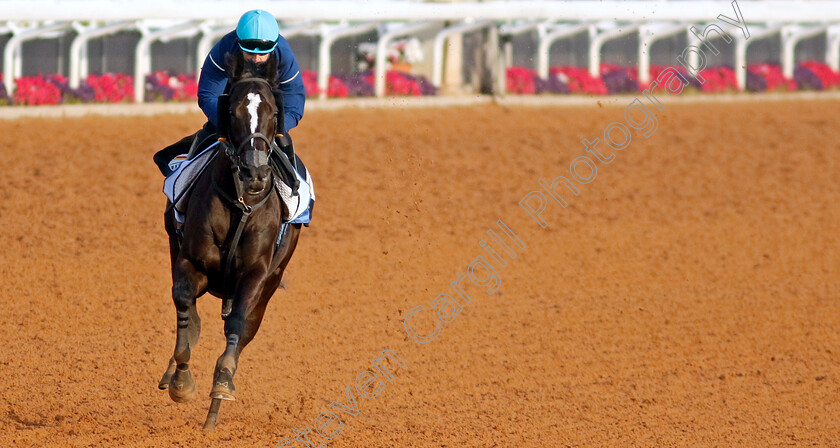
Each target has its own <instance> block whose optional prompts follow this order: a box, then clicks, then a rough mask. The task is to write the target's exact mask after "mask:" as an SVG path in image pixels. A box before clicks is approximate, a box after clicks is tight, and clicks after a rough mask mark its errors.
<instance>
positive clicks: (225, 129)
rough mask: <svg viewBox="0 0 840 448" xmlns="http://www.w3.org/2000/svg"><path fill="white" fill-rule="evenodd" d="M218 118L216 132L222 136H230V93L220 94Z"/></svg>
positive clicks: (217, 106) (217, 105)
mask: <svg viewBox="0 0 840 448" xmlns="http://www.w3.org/2000/svg"><path fill="white" fill-rule="evenodd" d="M216 112H217V117H218V119H217V120H216V122H217V123H218V126H216V134H217V135H218V136H219V137H222V138H230V135H228V134H230V95H228V94H226V93H225V94H223V95H219V102H218V104H216Z"/></svg>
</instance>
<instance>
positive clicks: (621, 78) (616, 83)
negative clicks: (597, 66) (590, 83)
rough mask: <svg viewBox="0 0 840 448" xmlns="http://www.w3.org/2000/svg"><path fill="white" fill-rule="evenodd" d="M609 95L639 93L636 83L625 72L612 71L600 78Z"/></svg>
mask: <svg viewBox="0 0 840 448" xmlns="http://www.w3.org/2000/svg"><path fill="white" fill-rule="evenodd" d="M601 80H602V81H604V85H605V86H607V91H609V92H610V93H613V94H614V93H634V92H638V91H639V83H637V82H636V81H635V80H634V79H633V78H632V77H631V76H630V74H629V73H627V70H621V69H619V70H613V71H611V72H609V73H607V74H605V75H604V76H602V77H601Z"/></svg>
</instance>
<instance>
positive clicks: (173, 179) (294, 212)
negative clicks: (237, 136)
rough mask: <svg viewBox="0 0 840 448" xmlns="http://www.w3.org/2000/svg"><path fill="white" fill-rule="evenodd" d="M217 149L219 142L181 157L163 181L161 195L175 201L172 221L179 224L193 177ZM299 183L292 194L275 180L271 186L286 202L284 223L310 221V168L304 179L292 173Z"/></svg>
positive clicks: (210, 159)
mask: <svg viewBox="0 0 840 448" xmlns="http://www.w3.org/2000/svg"><path fill="white" fill-rule="evenodd" d="M218 148H219V142H216V143H213V144H212V145H210V146H209V147H207V149H205V150H204V151H202V152H201V153H200V154H198V155H197V156H195V157H193V158H192V159H190V160H184V161H183V162H181V163H180V164H179V165H178V167H177V168H176V169H175V171H173V172H172V173H171V174H170V175H169V176H167V177H166V179H165V180H164V181H163V194H165V195H166V197H167V199H169V201H170V202H172V203H173V204H175V206H174V210H175V220H176V221H178V222H179V223H183V222H184V213H185V212H186V210H187V199H188V197H189V191H190V187H192V185H193V183H194V182H195V180H196V179H198V177H199V176H200V175H201V173H203V172H204V169H205V168H207V166H208V165H209V164H210V162H211V161H212V160H213V157H214V156H215V155H216V152H217V151H218ZM281 156H283V157H285V155H282V153H281ZM180 157H181V156H178V157H176V158H175V159H173V162H172V163H176V162H177V159H178V158H180ZM295 174H296V175H297V177H298V181H299V182H300V186H299V187H298V192H297V194H296V195H292V188H291V187H289V186H288V185H286V184H285V183H283V182H282V181H280V180H279V179H276V180H275V182H274V186H275V188H276V189H277V193H278V194H279V195H280V198H281V199H282V200H283V202H284V203H285V204H286V209H287V210H288V211H289V213H288V216H283V222H292V223H301V224H306V223H308V222H309V213H307V211H308V209H309V203H310V201H314V200H315V189H314V188H313V184H312V177H311V176H310V175H309V170H307V172H306V179H303V178H302V177H301V176H300V174H299V173H295Z"/></svg>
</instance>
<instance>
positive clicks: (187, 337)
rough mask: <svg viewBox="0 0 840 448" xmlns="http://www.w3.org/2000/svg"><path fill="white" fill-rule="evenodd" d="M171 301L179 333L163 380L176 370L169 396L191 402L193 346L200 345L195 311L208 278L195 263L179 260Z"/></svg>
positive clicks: (173, 374)
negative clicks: (173, 366)
mask: <svg viewBox="0 0 840 448" xmlns="http://www.w3.org/2000/svg"><path fill="white" fill-rule="evenodd" d="M172 277H173V286H172V299H173V301H174V303H175V312H176V315H177V323H178V330H177V336H176V341H175V352H174V354H173V355H172V359H171V360H170V364H169V368H167V371H166V373H164V377H166V376H167V374H168V373H169V372H170V370H171V369H172V361H174V363H175V369H174V371H173V372H172V374H171V376H170V379H169V397H170V398H172V400H173V401H176V402H184V401H190V400H192V399H193V398H195V380H194V379H193V376H192V373H190V366H189V361H190V347H192V346H193V345H195V344H196V343H197V342H198V336H199V334H200V333H201V319H200V318H199V317H198V312H197V311H196V309H195V299H196V297H197V296H198V295H199V292H200V291H203V289H204V288H206V286H207V277H206V276H204V275H203V274H201V273H200V272H198V271H197V270H196V269H195V267H194V266H193V264H192V263H191V262H190V261H189V260H186V259H183V258H179V259H178V260H177V261H176V263H175V264H174V265H173V270H172ZM161 381H163V379H161Z"/></svg>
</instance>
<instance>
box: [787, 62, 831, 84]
mask: <svg viewBox="0 0 840 448" xmlns="http://www.w3.org/2000/svg"><path fill="white" fill-rule="evenodd" d="M793 80H794V81H796V88H797V89H799V90H825V86H824V85H823V82H822V80H821V79H820V77H819V76H817V74H816V73H814V71H813V70H811V69H810V68H808V67H804V66H801V65H800V66H798V67H796V69H795V70H794V71H793Z"/></svg>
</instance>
